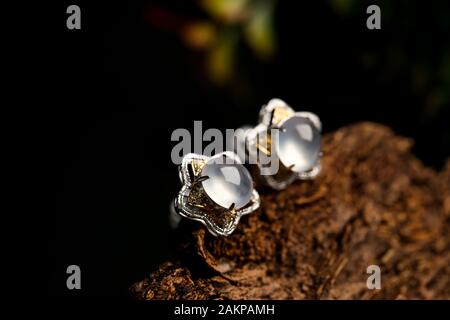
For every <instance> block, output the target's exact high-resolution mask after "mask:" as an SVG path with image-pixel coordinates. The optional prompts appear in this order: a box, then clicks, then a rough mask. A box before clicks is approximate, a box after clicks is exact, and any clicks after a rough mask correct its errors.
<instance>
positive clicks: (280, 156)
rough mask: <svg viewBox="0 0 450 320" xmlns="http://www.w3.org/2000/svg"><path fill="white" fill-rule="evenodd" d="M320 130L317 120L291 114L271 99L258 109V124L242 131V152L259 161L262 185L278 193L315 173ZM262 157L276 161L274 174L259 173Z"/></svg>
mask: <svg viewBox="0 0 450 320" xmlns="http://www.w3.org/2000/svg"><path fill="white" fill-rule="evenodd" d="M272 129H275V130H272ZM276 129H278V130H276ZM321 130H322V124H321V122H320V119H319V117H318V116H317V115H315V114H314V113H311V112H295V111H294V110H293V109H292V108H291V107H290V106H289V105H288V104H286V103H285V102H284V101H283V100H280V99H272V100H270V101H269V103H268V104H267V105H264V106H263V107H262V109H261V111H260V113H259V121H258V125H257V126H256V127H254V128H251V129H249V130H247V131H246V133H245V137H244V139H245V141H244V142H245V149H246V151H247V154H250V156H251V157H253V158H255V159H259V161H257V165H258V167H259V169H260V174H261V175H260V176H261V178H262V180H263V182H264V183H265V184H267V185H268V186H270V187H272V188H273V189H276V190H281V189H284V188H286V187H287V186H288V185H289V184H290V183H292V182H293V181H295V180H297V179H302V180H306V179H312V178H314V177H316V176H317V175H318V174H319V172H320V169H321V165H320V158H321V156H322V153H321V151H320V140H321ZM274 132H276V133H277V134H276V137H274V134H273V133H274ZM252 153H253V154H252ZM264 157H266V158H267V157H269V158H270V161H278V164H279V167H278V170H277V172H276V173H275V174H262V172H263V170H264V164H265V163H267V162H264V161H262V159H264Z"/></svg>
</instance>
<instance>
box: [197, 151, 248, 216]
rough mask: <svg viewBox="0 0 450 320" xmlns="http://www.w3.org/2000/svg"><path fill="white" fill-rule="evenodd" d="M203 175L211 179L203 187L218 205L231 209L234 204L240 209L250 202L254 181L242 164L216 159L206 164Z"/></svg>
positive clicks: (205, 181) (203, 182) (204, 182)
mask: <svg viewBox="0 0 450 320" xmlns="http://www.w3.org/2000/svg"><path fill="white" fill-rule="evenodd" d="M201 175H202V176H208V177H209V178H208V179H207V180H204V181H202V186H203V189H204V190H205V192H206V194H207V195H208V197H210V198H211V200H213V201H214V202H215V203H217V204H218V205H220V206H222V207H224V208H229V207H230V206H231V205H232V204H233V203H234V204H235V207H236V209H240V208H242V207H244V206H245V205H246V204H248V203H249V202H250V199H251V197H252V192H253V180H252V177H251V175H250V173H249V172H248V170H247V169H246V168H245V167H244V166H243V165H242V164H238V163H233V164H227V163H224V161H223V158H214V159H211V160H209V161H208V162H207V163H206V164H205V166H204V167H203V169H202V173H201Z"/></svg>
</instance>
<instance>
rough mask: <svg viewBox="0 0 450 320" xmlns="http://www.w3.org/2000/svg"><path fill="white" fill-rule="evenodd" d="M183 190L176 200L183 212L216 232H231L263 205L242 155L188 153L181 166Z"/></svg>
mask: <svg viewBox="0 0 450 320" xmlns="http://www.w3.org/2000/svg"><path fill="white" fill-rule="evenodd" d="M179 175H180V180H181V183H182V185H183V186H182V188H181V191H180V192H179V194H178V196H177V197H176V199H175V201H174V209H175V212H176V213H178V214H179V215H180V216H182V217H185V218H188V219H192V220H196V221H199V222H201V223H203V224H204V225H205V226H206V228H207V229H208V231H209V232H210V233H211V234H213V235H214V236H228V235H230V234H231V233H232V232H233V231H234V230H235V229H236V227H237V225H238V223H239V219H240V218H241V217H242V216H243V215H245V214H249V213H251V212H253V211H255V210H256V209H258V208H259V206H260V198H259V194H258V192H257V191H256V190H255V189H254V187H253V180H252V177H251V175H250V173H249V172H248V170H247V169H246V168H245V167H244V166H243V165H242V163H241V162H240V159H239V157H238V156H237V155H236V154H235V153H233V152H229V151H227V152H222V153H219V154H217V155H215V156H213V157H207V156H203V155H197V154H193V153H190V154H187V155H186V156H185V157H184V158H183V160H182V163H181V165H180V166H179Z"/></svg>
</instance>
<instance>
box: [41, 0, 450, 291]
mask: <svg viewBox="0 0 450 320" xmlns="http://www.w3.org/2000/svg"><path fill="white" fill-rule="evenodd" d="M295 3H297V1H289V2H288V1H283V2H281V1H280V2H279V3H278V6H277V9H276V14H275V31H276V34H277V38H278V53H277V55H276V57H275V58H274V59H273V60H271V61H269V62H262V61H260V60H258V59H256V58H255V57H254V56H253V55H252V54H251V52H250V50H249V49H248V48H246V46H245V44H242V46H241V48H240V53H239V54H240V60H239V61H240V62H239V63H240V64H239V75H238V77H237V79H244V80H242V83H241V82H239V81H238V82H234V83H233V84H231V85H228V86H223V87H220V86H216V85H214V84H213V83H211V82H210V81H209V80H208V79H207V77H206V76H205V75H204V73H202V72H201V71H199V70H201V68H200V67H199V63H200V62H201V59H200V58H199V57H198V53H196V52H193V51H190V50H189V49H188V48H186V46H185V45H184V44H183V43H181V42H180V41H179V39H178V38H177V36H175V35H173V34H171V33H168V32H165V31H161V30H158V29H157V28H154V27H152V26H151V25H150V24H149V23H148V21H146V19H145V12H146V8H148V6H150V5H154V4H156V5H160V6H162V7H164V8H167V9H169V10H173V11H174V12H177V13H178V14H181V15H183V16H187V17H205V16H206V15H205V13H204V12H202V11H201V10H200V9H199V8H198V7H197V6H196V5H195V2H186V3H185V2H184V1H183V2H181V1H160V2H157V1H156V2H151V1H143V2H136V1H123V2H122V3H116V2H114V3H113V2H106V1H105V2H97V3H96V4H93V3H89V2H87V1H73V2H67V1H62V3H60V4H56V5H55V6H54V7H53V8H52V11H51V12H52V14H53V17H52V19H51V21H52V23H54V25H53V26H52V28H53V30H56V32H55V37H54V39H52V50H51V54H50V56H49V58H50V59H49V60H51V71H50V72H49V75H48V76H49V77H51V78H52V85H51V86H50V87H48V88H47V91H46V95H47V97H48V104H47V105H46V106H45V111H46V113H45V114H46V117H45V121H44V122H43V126H45V130H46V132H47V133H48V140H47V141H48V143H49V146H50V148H49V155H50V156H49V157H48V165H49V167H50V168H51V173H50V175H49V177H48V180H49V182H50V185H51V192H50V194H51V196H52V199H53V201H52V203H53V205H54V206H53V207H52V210H51V213H52V219H51V225H52V232H51V234H50V237H51V238H50V244H49V253H50V256H51V261H52V264H53V268H52V281H51V282H50V289H51V293H52V294H54V295H57V296H64V297H68V298H99V297H100V298H127V297H128V292H127V288H128V287H129V285H130V284H132V283H133V282H135V281H138V280H141V279H142V278H143V277H144V276H145V275H146V274H147V273H149V272H150V271H151V270H152V269H153V268H155V267H156V266H157V265H158V264H159V263H160V262H162V261H163V260H164V259H165V258H166V257H167V256H168V255H169V245H168V237H169V233H168V231H169V228H168V224H167V214H168V206H169V203H170V201H171V199H172V198H173V197H174V196H175V194H176V193H177V191H178V189H179V181H178V174H177V170H176V166H175V165H173V164H172V162H171V159H170V152H171V149H172V147H173V146H174V143H173V142H171V141H170V136H171V133H172V131H173V130H174V129H176V128H187V129H189V130H192V129H193V121H194V120H203V127H204V128H205V129H207V128H219V129H225V128H237V127H239V126H241V125H243V124H254V123H255V122H256V119H257V114H258V111H259V109H260V107H261V105H262V104H264V103H266V102H267V101H268V100H269V99H270V98H273V97H279V98H282V99H284V100H285V101H287V102H288V103H289V104H290V105H292V106H293V107H294V108H296V109H297V110H308V111H313V112H315V113H316V114H318V115H319V116H320V118H321V120H322V122H323V126H324V131H325V132H329V131H332V130H335V129H337V128H339V127H340V126H343V125H346V124H349V123H353V122H356V121H361V120H370V121H376V122H381V123H384V124H386V125H389V126H391V127H392V128H393V129H394V130H395V131H396V132H398V133H399V134H402V135H406V136H409V137H412V138H414V139H415V140H416V145H415V148H414V152H415V153H416V155H417V156H418V157H419V158H420V159H421V160H422V161H424V162H425V163H426V164H427V165H430V166H433V167H435V168H436V169H439V168H440V167H441V166H442V165H443V163H444V161H445V159H446V157H448V155H449V150H450V144H449V132H450V130H449V126H448V123H449V121H448V120H449V119H450V117H449V105H448V104H449V102H448V101H447V102H445V100H444V102H443V103H442V105H443V107H442V108H441V109H439V110H438V111H436V112H434V113H431V115H430V113H429V112H427V111H426V110H425V111H424V106H425V105H426V104H427V97H428V96H427V92H428V91H427V90H424V91H417V90H414V88H412V85H411V82H412V81H411V78H412V77H413V70H415V69H414V66H415V65H416V64H420V65H422V64H423V68H424V69H425V70H436V69H438V66H436V63H437V61H439V60H440V59H441V58H442V56H443V55H444V54H445V52H448V50H449V39H450V32H449V29H448V28H447V27H445V26H448V24H447V25H445V24H442V23H441V22H440V21H439V19H438V18H437V17H441V13H442V12H444V13H445V12H446V13H445V14H447V16H446V17H447V18H448V14H450V8H449V5H448V3H446V2H445V1H434V2H432V3H430V2H423V3H421V4H420V3H415V2H410V1H398V2H397V1H396V3H397V4H396V5H395V6H394V5H391V4H389V5H388V4H386V3H383V2H381V3H380V6H381V10H382V17H383V20H382V29H381V30H373V31H370V30H368V29H367V28H366V26H365V23H366V18H367V14H366V13H365V8H366V7H367V5H369V4H371V3H372V2H367V3H365V2H360V3H358V4H355V6H354V9H353V13H352V15H350V16H347V17H340V16H338V15H336V14H335V13H334V12H333V10H332V9H331V7H330V5H329V2H327V1H309V2H305V3H303V2H302V4H301V5H299V4H298V3H297V5H294V4H295ZM70 4H78V5H79V6H80V7H81V11H82V29H81V30H67V29H66V18H67V15H66V13H65V12H66V8H67V6H68V5H70ZM383 5H385V6H386V10H385V11H386V19H385V18H384V15H383V14H384V12H385V11H384V7H383ZM448 20H449V21H450V18H449V19H448ZM365 52H368V53H369V56H372V57H374V61H375V63H372V64H369V66H367V64H365V63H364V61H365V60H364V59H362V58H361V57H364V53H365ZM49 70H50V68H49ZM429 74H430V76H429V78H431V80H430V84H429V86H428V87H427V89H433V88H434V87H439V86H440V87H442V84H441V83H438V82H433V79H434V78H433V73H432V71H430V72H429ZM444 91H445V92H448V91H450V90H446V88H445V85H444ZM70 264H77V265H79V266H80V267H81V270H82V290H79V291H76V290H74V291H69V290H67V289H66V286H65V280H66V276H67V275H66V273H65V271H66V267H67V266H68V265H70Z"/></svg>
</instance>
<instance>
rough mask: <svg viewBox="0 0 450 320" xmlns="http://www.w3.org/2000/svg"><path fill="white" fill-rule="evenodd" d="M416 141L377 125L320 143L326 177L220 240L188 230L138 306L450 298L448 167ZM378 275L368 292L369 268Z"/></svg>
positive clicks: (268, 201) (139, 289) (187, 225)
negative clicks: (435, 162) (435, 165)
mask: <svg viewBox="0 0 450 320" xmlns="http://www.w3.org/2000/svg"><path fill="white" fill-rule="evenodd" d="M411 146H412V141H411V140H410V139H407V138H404V137H399V136H396V135H395V134H394V133H393V132H392V131H391V130H390V129H389V128H387V127H384V126H382V125H378V124H374V123H367V122H365V123H359V124H355V125H351V126H348V127H344V128H342V129H340V130H338V131H336V132H334V133H330V134H327V135H325V136H324V138H323V145H322V149H323V154H324V155H323V158H322V165H323V166H322V171H321V174H320V175H319V177H317V178H316V179H314V180H312V181H298V182H295V183H294V184H292V185H291V186H289V187H288V188H287V189H286V190H283V191H280V192H276V191H270V190H263V191H261V192H260V193H261V201H262V204H261V208H260V209H259V210H258V211H257V212H254V213H252V214H249V215H247V216H244V217H243V218H242V219H241V221H240V224H239V226H238V228H237V229H236V231H235V232H234V233H233V234H232V235H231V236H229V237H226V238H215V237H213V236H211V235H210V234H209V233H208V232H207V231H206V230H205V229H204V227H203V226H202V225H201V224H199V223H193V222H190V221H188V220H183V223H182V224H181V225H180V228H179V229H178V230H177V231H176V232H175V233H174V236H175V240H174V246H175V248H177V250H176V253H175V254H174V256H173V258H172V259H171V260H170V261H167V262H165V263H163V264H161V265H160V266H159V268H158V269H157V270H155V271H154V272H152V273H151V274H150V275H149V276H148V277H146V278H145V279H143V280H142V281H140V282H138V283H135V284H134V285H132V286H131V288H130V291H131V293H132V294H133V295H134V296H135V297H136V298H138V299H143V300H150V299H412V298H414V299H450V239H449V231H450V161H447V164H446V166H445V167H444V168H443V170H442V171H441V172H440V173H437V172H436V171H434V170H433V169H430V168H427V167H425V166H424V165H423V164H422V163H421V162H420V161H419V160H418V159H417V158H416V157H415V156H414V155H413V154H412V153H411ZM369 265H378V266H379V267H380V268H381V289H379V290H378V289H374V290H369V289H368V288H367V285H366V281H367V278H368V277H369V274H367V267H368V266H369Z"/></svg>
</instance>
